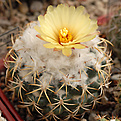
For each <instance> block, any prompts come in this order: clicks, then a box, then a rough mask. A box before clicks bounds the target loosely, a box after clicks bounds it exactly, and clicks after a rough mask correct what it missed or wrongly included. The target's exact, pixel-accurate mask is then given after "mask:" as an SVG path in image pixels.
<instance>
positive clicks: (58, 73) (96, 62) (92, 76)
mask: <svg viewBox="0 0 121 121" xmlns="http://www.w3.org/2000/svg"><path fill="white" fill-rule="evenodd" d="M62 6H64V5H62ZM58 8H59V7H58ZM62 9H63V8H62ZM70 9H71V8H70ZM50 12H51V11H50ZM35 26H40V25H39V22H32V23H30V24H29V25H28V26H27V28H26V29H25V30H24V31H23V34H22V35H20V36H19V37H18V38H17V39H16V40H15V43H14V42H13V46H12V49H11V50H10V51H9V53H8V54H7V56H6V59H5V64H6V67H7V68H8V70H7V73H10V74H11V77H12V80H13V81H11V80H9V81H10V82H11V86H13V87H12V88H11V90H12V89H15V90H16V91H17V94H18V96H19V97H20V100H21V103H22V104H23V105H20V107H26V108H27V110H28V112H29V113H31V111H30V108H32V110H33V109H35V110H36V111H37V112H38V113H39V114H40V115H41V119H43V120H44V119H46V120H47V119H49V118H50V119H51V118H52V117H53V118H54V120H55V119H58V120H59V119H61V118H62V119H64V120H68V119H69V118H75V119H78V118H77V117H76V115H77V114H81V113H83V111H84V110H88V109H90V108H91V107H92V106H93V108H94V105H95V103H96V102H98V100H99V99H101V95H102V94H103V87H105V86H108V84H109V83H108V78H109V76H110V66H111V63H110V61H111V59H110V55H108V54H107V52H106V49H107V42H106V40H105V39H101V38H99V37H98V35H95V36H93V37H92V39H91V40H90V41H85V42H81V45H86V46H84V48H82V49H80V48H78V47H77V45H78V44H79V42H78V43H74V45H73V46H72V44H71V45H69V44H68V45H69V46H72V48H71V50H69V55H68V52H67V51H66V52H65V50H64V49H63V47H65V48H66V49H67V45H66V46H65V45H64V44H63V45H62V43H61V44H60V46H63V47H62V48H61V47H59V49H58V46H59V45H58V46H57V45H56V47H55V48H54V49H48V48H45V47H44V46H43V44H46V43H47V42H46V41H43V39H40V38H41V37H39V38H38V36H39V35H38V32H37V31H36V30H35ZM40 28H41V26H40ZM63 31H65V28H64V29H63ZM66 31H67V29H66ZM70 31H71V30H70ZM45 32H47V31H45ZM63 34H64V33H63ZM68 34H69V35H68V36H71V35H70V33H68ZM72 35H73V32H72ZM63 36H64V35H63ZM63 36H62V37H63ZM89 36H92V33H91V35H89ZM43 38H45V37H44V35H43ZM61 39H62V38H61ZM67 39H68V38H67ZM52 44H53V43H52ZM66 44H67V43H66ZM78 46H79V45H78ZM51 47H52V45H51ZM76 47H77V48H76ZM61 50H62V52H63V54H62V52H61ZM71 51H72V54H70V53H71ZM9 58H12V60H9ZM50 119H49V120H50Z"/></svg>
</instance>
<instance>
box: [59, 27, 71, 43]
mask: <svg viewBox="0 0 121 121" xmlns="http://www.w3.org/2000/svg"><path fill="white" fill-rule="evenodd" d="M69 41H72V35H71V33H70V31H69V30H68V29H67V28H63V29H61V30H60V32H59V42H60V43H68V42H69Z"/></svg>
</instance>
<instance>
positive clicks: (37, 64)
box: [13, 22, 104, 86]
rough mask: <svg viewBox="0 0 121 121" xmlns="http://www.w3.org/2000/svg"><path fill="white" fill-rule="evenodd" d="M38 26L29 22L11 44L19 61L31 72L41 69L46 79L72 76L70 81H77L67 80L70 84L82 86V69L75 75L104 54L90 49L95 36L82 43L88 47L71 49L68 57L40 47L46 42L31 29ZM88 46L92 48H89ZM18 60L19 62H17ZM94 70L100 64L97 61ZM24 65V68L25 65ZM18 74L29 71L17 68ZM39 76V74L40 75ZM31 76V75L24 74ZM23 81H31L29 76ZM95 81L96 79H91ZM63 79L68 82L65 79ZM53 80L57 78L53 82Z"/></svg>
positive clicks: (22, 74) (99, 66)
mask: <svg viewBox="0 0 121 121" xmlns="http://www.w3.org/2000/svg"><path fill="white" fill-rule="evenodd" d="M35 25H38V26H39V24H38V22H33V23H31V24H30V25H29V26H28V27H27V29H26V30H25V31H24V32H23V35H22V36H20V37H19V38H18V39H16V41H15V44H14V45H13V48H14V50H15V51H16V52H17V53H18V55H19V56H21V58H22V63H23V64H25V65H28V66H31V67H32V74H34V73H35V72H36V71H38V72H42V71H43V70H45V72H44V73H49V74H44V75H46V79H48V78H50V75H52V76H53V80H61V79H62V78H64V79H65V76H67V75H68V77H71V76H73V78H72V79H70V82H71V80H81V81H78V82H76V81H73V82H71V83H72V84H73V85H74V86H77V85H82V84H84V83H86V80H87V78H88V77H87V76H86V75H85V73H84V72H82V74H81V77H80V74H79V71H80V70H85V71H86V70H87V69H86V68H85V66H88V67H90V66H94V65H95V64H96V63H97V60H100V59H101V58H102V57H103V56H104V55H103V53H101V52H99V51H97V50H96V49H93V48H92V47H97V43H98V42H99V41H100V40H99V39H98V36H96V37H95V38H94V39H93V40H91V41H89V42H85V43H84V44H86V45H87V46H88V47H89V48H86V49H75V50H73V53H72V55H71V56H69V57H67V56H64V55H63V54H62V52H61V51H53V49H48V48H45V47H43V44H45V43H46V42H45V41H43V40H41V39H39V38H37V37H36V35H37V34H38V32H37V31H36V30H35V29H34V26H35ZM91 49H92V51H90V50H91ZM18 62H19V61H18ZM97 67H98V69H100V68H101V65H100V64H98V66H97ZM26 68H27V67H26ZM19 71H21V72H20V75H21V76H24V75H25V74H26V73H28V72H29V71H26V72H25V70H19ZM44 75H43V76H44ZM28 76H32V75H28ZM24 79H25V81H28V82H31V80H30V79H32V78H30V77H29V78H27V77H26V78H24ZM93 80H96V78H93ZM65 81H68V80H66V79H65ZM55 82H56V83H57V81H55Z"/></svg>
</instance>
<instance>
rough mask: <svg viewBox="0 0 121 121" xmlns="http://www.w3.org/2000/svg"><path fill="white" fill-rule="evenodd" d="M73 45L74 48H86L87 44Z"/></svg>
mask: <svg viewBox="0 0 121 121" xmlns="http://www.w3.org/2000/svg"><path fill="white" fill-rule="evenodd" d="M73 47H74V48H76V49H84V48H86V47H87V46H85V45H82V44H75V45H74V46H73Z"/></svg>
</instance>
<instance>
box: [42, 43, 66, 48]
mask: <svg viewBox="0 0 121 121" xmlns="http://www.w3.org/2000/svg"><path fill="white" fill-rule="evenodd" d="M43 46H44V47H46V48H58V49H62V48H64V47H63V46H61V45H59V44H52V43H47V44H44V45H43Z"/></svg>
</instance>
